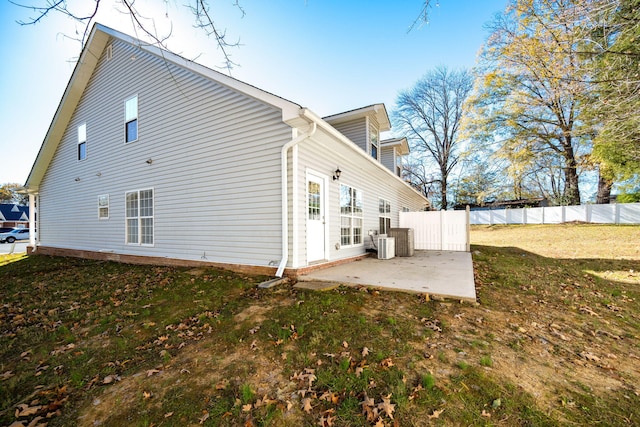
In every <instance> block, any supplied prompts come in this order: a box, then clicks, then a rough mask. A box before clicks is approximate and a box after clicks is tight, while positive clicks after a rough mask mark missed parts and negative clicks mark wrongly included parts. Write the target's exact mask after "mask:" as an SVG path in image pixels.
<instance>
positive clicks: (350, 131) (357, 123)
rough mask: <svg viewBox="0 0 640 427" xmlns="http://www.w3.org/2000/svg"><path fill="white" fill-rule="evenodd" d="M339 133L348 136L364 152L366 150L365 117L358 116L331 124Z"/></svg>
mask: <svg viewBox="0 0 640 427" xmlns="http://www.w3.org/2000/svg"><path fill="white" fill-rule="evenodd" d="M333 127H335V128H336V129H337V130H338V131H339V132H340V133H342V134H343V135H344V136H346V137H347V138H349V139H350V140H351V141H352V142H353V143H355V144H356V145H357V146H358V147H360V148H362V149H363V150H364V151H365V152H366V151H368V148H367V147H368V144H367V119H366V118H364V117H363V118H360V119H357V120H352V121H349V122H345V123H339V124H336V125H333Z"/></svg>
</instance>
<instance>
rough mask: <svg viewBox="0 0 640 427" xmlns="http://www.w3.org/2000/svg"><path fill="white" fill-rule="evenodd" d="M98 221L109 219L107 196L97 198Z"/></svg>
mask: <svg viewBox="0 0 640 427" xmlns="http://www.w3.org/2000/svg"><path fill="white" fill-rule="evenodd" d="M98 219H109V195H108V194H104V195H102V196H98Z"/></svg>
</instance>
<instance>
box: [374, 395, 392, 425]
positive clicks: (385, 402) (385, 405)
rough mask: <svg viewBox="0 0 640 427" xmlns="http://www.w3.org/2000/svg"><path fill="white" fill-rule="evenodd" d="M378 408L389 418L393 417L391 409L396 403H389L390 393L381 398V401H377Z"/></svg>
mask: <svg viewBox="0 0 640 427" xmlns="http://www.w3.org/2000/svg"><path fill="white" fill-rule="evenodd" d="M378 409H380V410H382V412H384V413H385V414H386V415H387V416H388V417H389V418H391V419H393V411H395V409H396V405H395V404H393V403H391V395H388V396H387V397H383V398H382V403H378Z"/></svg>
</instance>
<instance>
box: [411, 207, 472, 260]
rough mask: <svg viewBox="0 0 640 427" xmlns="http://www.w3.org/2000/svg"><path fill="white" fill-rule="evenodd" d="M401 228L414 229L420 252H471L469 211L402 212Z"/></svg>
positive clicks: (415, 243)
mask: <svg viewBox="0 0 640 427" xmlns="http://www.w3.org/2000/svg"><path fill="white" fill-rule="evenodd" d="M400 228H413V238H414V245H415V249H418V250H435V251H462V252H469V250H470V244H469V211H468V210H466V211H432V212H400Z"/></svg>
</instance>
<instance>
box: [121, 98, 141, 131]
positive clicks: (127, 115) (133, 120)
mask: <svg viewBox="0 0 640 427" xmlns="http://www.w3.org/2000/svg"><path fill="white" fill-rule="evenodd" d="M137 140H138V95H136V96H134V97H131V98H129V99H127V100H126V101H124V142H134V141H137Z"/></svg>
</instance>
